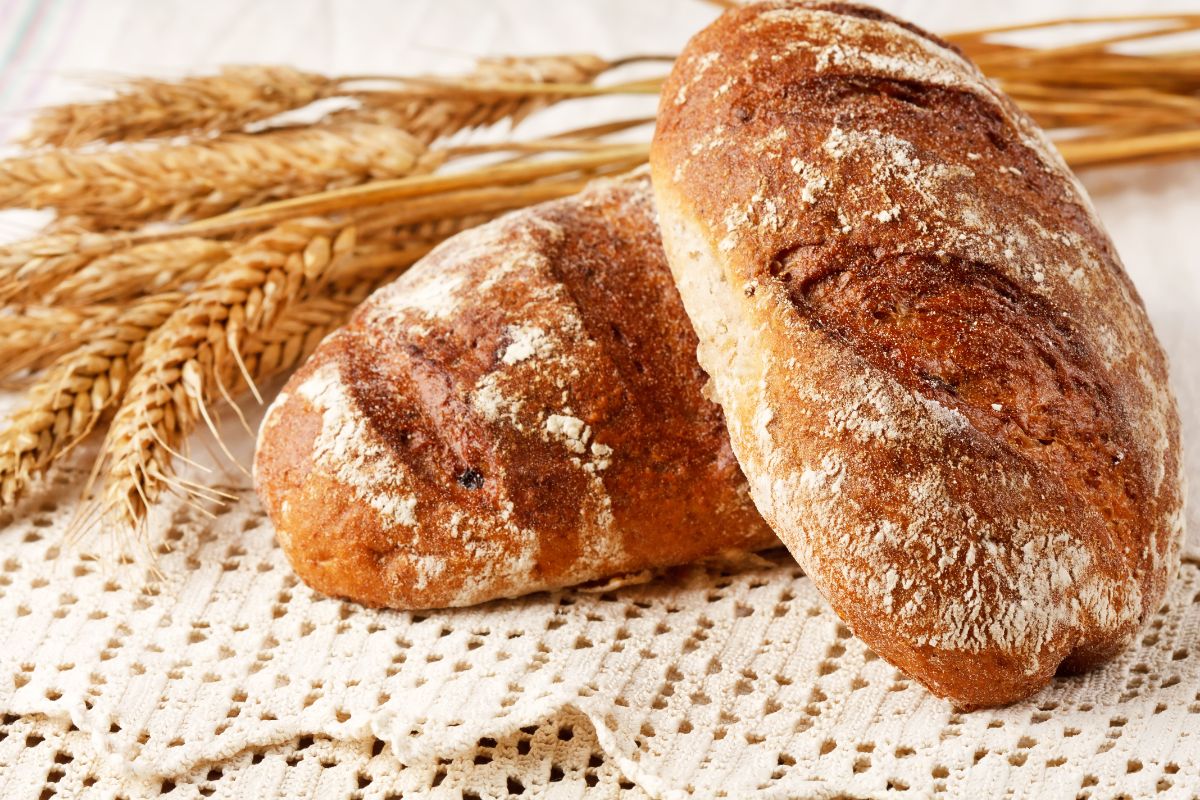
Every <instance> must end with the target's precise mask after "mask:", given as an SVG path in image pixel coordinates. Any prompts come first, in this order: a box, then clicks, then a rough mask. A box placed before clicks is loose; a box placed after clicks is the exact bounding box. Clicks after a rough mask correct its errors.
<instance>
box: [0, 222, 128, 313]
mask: <svg viewBox="0 0 1200 800" xmlns="http://www.w3.org/2000/svg"><path fill="white" fill-rule="evenodd" d="M128 242H129V240H128V239H127V238H126V237H125V235H124V234H105V233H91V232H84V233H58V234H53V235H49V236H39V237H36V238H33V239H25V240H23V241H18V242H11V243H8V244H4V245H0V302H11V301H13V300H14V299H15V298H17V297H21V296H37V295H39V294H40V293H41V292H43V291H45V290H46V289H47V288H48V287H50V286H53V285H54V284H55V283H57V282H58V281H60V280H62V279H63V278H65V277H67V276H68V275H71V274H72V273H74V272H75V271H77V270H79V269H81V268H82V267H83V266H84V265H85V264H87V263H88V262H90V261H92V260H93V259H94V258H97V257H98V256H102V255H107V254H109V253H113V252H116V251H117V250H119V249H121V248H123V247H126V246H127V245H128Z"/></svg>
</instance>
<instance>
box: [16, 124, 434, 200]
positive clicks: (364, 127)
mask: <svg viewBox="0 0 1200 800" xmlns="http://www.w3.org/2000/svg"><path fill="white" fill-rule="evenodd" d="M438 160H439V158H438V157H437V156H436V155H432V154H430V153H428V152H427V151H426V150H425V148H424V146H423V145H421V144H420V143H419V142H418V141H417V140H416V139H414V138H413V137H411V136H409V135H408V134H406V133H404V132H403V131H398V130H393V129H390V128H386V127H383V126H379V125H368V124H365V123H344V124H338V125H332V126H326V127H312V128H289V129H280V130H276V131H269V132H265V133H262V134H253V135H251V134H229V135H226V136H223V137H220V138H218V139H213V140H210V141H203V142H196V143H191V144H183V145H168V146H163V147H156V148H151V149H124V150H104V151H99V152H88V153H78V152H70V151H54V152H47V153H40V154H36V155H31V156H22V157H17V158H11V159H8V160H5V161H0V206H6V207H14V206H16V207H25V208H54V209H57V210H58V211H59V212H60V213H67V214H82V215H86V216H91V217H96V218H100V219H113V220H117V221H127V220H146V219H157V218H167V219H172V220H179V219H183V218H187V217H204V216H209V215H212V214H217V213H220V212H222V211H226V210H228V209H231V208H237V207H239V206H245V205H257V204H259V203H262V202H264V201H267V200H272V199H277V198H281V197H295V196H298V195H304V194H309V193H312V192H316V191H321V190H324V189H331V188H336V187H342V186H350V185H354V184H358V183H362V182H364V181H368V180H373V179H380V178H398V177H403V176H406V175H412V174H416V173H421V172H426V171H428V170H430V169H432V168H433V167H435V166H436V165H437V163H438Z"/></svg>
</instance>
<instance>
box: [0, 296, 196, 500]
mask: <svg viewBox="0 0 1200 800" xmlns="http://www.w3.org/2000/svg"><path fill="white" fill-rule="evenodd" d="M182 299H183V295H181V294H177V293H174V294H162V295H156V296H152V297H149V298H143V299H142V300H139V301H137V302H135V303H133V304H131V305H129V306H128V307H127V308H125V309H123V310H121V311H119V312H115V313H112V314H111V315H109V316H108V317H107V318H106V319H105V320H104V321H102V322H100V323H98V324H95V325H93V326H92V327H91V328H90V329H89V335H88V337H87V340H86V341H84V342H83V343H81V344H80V345H79V346H78V347H77V348H76V349H74V350H72V351H71V352H68V353H66V354H64V355H61V356H60V357H59V358H58V359H57V360H56V361H55V362H54V363H53V365H51V366H50V368H49V369H48V370H47V371H46V373H45V375H43V376H42V377H41V379H40V380H38V381H37V383H35V384H34V385H33V386H32V387H31V388H30V389H29V393H28V395H27V400H26V403H25V405H24V406H23V407H21V408H20V409H19V410H18V411H17V412H16V413H15V414H13V415H12V417H11V418H10V421H9V425H8V427H7V428H5V430H4V431H3V432H0V507H2V506H9V505H11V504H12V503H14V502H15V501H16V500H17V498H18V497H19V496H20V495H21V494H22V492H23V491H24V489H25V488H26V486H27V485H28V484H29V482H30V481H31V480H32V479H33V478H34V477H36V476H37V475H39V474H40V473H42V472H44V471H45V470H46V469H47V468H48V467H49V466H50V465H51V464H52V463H53V462H54V461H55V460H56V459H58V458H60V457H61V456H62V455H63V454H64V453H66V452H67V451H68V450H69V449H70V448H71V447H72V445H74V444H75V443H76V442H78V441H79V440H80V439H82V438H83V437H84V436H86V435H87V434H88V433H89V432H90V431H91V430H92V428H93V427H94V426H95V425H96V423H97V421H98V420H99V419H100V417H101V415H103V414H104V412H105V411H106V410H108V409H110V408H112V407H113V406H114V405H115V404H116V403H118V402H120V399H121V396H122V394H123V392H124V390H125V385H126V381H127V380H128V377H129V375H130V374H131V373H133V372H134V371H135V370H137V368H138V365H139V363H140V360H141V354H142V348H143V344H144V341H145V339H146V337H147V336H148V335H149V334H150V332H151V331H153V330H154V329H156V328H157V327H158V326H159V325H161V324H162V323H163V321H164V320H166V319H167V317H168V316H169V315H170V314H171V313H172V312H173V311H174V310H175V308H176V307H177V306H178V305H179V303H180V301H181V300H182Z"/></svg>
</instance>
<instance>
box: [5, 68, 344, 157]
mask: <svg viewBox="0 0 1200 800" xmlns="http://www.w3.org/2000/svg"><path fill="white" fill-rule="evenodd" d="M336 91H337V82H336V81H334V80H332V79H330V78H327V77H325V76H323V75H315V74H313V73H311V72H301V71H300V70H297V69H292V68H290V67H283V66H232V67H225V68H224V69H222V70H221V72H220V73H219V74H217V75H208V76H201V77H194V78H184V79H183V80H179V81H163V80H154V79H138V80H132V81H128V82H126V83H124V84H123V85H120V87H119V89H118V94H117V96H116V97H114V98H112V99H109V100H102V101H99V102H95V103H73V104H70V105H63V106H56V107H52V108H47V109H45V110H43V111H42V112H40V113H39V114H38V115H37V116H36V117H34V119H33V124H32V127H31V128H30V131H29V133H28V135H27V136H26V137H25V139H24V143H25V144H26V145H29V146H33V147H37V146H43V145H52V146H54V147H77V146H79V145H81V144H85V143H87V142H96V141H105V142H116V141H125V140H132V139H145V138H148V137H152V136H175V135H179V134H185V133H186V134H191V133H214V132H218V131H236V130H241V129H242V128H243V127H245V126H246V125H248V124H250V123H252V122H257V121H260V120H264V119H267V118H269V117H273V116H275V115H276V114H280V113H282V112H284V111H290V110H292V109H295V108H301V107H302V106H306V105H308V104H309V103H311V102H313V101H315V100H319V99H321V98H323V97H328V96H329V95H330V94H333V93H336Z"/></svg>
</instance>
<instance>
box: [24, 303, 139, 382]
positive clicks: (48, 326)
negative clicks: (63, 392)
mask: <svg viewBox="0 0 1200 800" xmlns="http://www.w3.org/2000/svg"><path fill="white" fill-rule="evenodd" d="M119 313H120V309H119V308H117V307H114V306H110V305H93V306H83V307H76V308H64V307H53V306H25V307H13V308H9V309H7V310H6V313H0V380H3V379H6V378H9V377H11V376H12V375H15V374H17V373H19V372H22V371H24V370H39V369H42V368H44V367H45V366H46V365H48V364H50V363H51V362H53V361H54V359H55V358H57V357H58V356H60V355H61V354H63V353H65V352H66V351H68V350H70V349H72V348H74V347H76V346H77V345H78V344H79V343H80V342H81V341H83V339H84V338H86V337H87V336H88V335H89V333H90V332H91V331H92V330H93V329H95V328H96V326H97V325H102V324H104V323H106V322H108V321H109V320H111V319H112V318H113V317H115V316H117V315H118V314H119Z"/></svg>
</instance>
